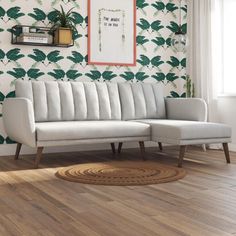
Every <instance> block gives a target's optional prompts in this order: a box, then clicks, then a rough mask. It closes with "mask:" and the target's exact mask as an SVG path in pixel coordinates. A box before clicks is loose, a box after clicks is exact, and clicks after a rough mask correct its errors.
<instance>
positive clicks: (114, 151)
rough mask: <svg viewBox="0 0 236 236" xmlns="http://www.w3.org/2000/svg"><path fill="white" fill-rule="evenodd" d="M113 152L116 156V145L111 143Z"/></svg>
mask: <svg viewBox="0 0 236 236" xmlns="http://www.w3.org/2000/svg"><path fill="white" fill-rule="evenodd" d="M111 150H112V153H113V154H116V147H115V143H111Z"/></svg>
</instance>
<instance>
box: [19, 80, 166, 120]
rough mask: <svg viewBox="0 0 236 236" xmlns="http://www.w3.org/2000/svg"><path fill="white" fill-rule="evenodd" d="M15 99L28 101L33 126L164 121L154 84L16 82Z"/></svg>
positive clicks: (159, 90)
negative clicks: (67, 122)
mask: <svg viewBox="0 0 236 236" xmlns="http://www.w3.org/2000/svg"><path fill="white" fill-rule="evenodd" d="M16 97H25V98H28V99H30V100H31V101H32V103H33V106H34V113H35V120H36V122H44V121H73V120H135V119H152V118H165V102H164V97H163V89H162V88H161V87H160V86H159V85H158V84H145V83H137V84H130V83H118V84H117V83H99V82H56V81H46V82H43V81H32V82H31V81H17V82H16Z"/></svg>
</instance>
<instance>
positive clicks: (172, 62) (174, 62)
mask: <svg viewBox="0 0 236 236" xmlns="http://www.w3.org/2000/svg"><path fill="white" fill-rule="evenodd" d="M166 63H167V64H169V65H171V66H172V67H178V66H179V64H180V61H179V59H178V58H176V57H173V56H171V57H170V61H167V62H166Z"/></svg>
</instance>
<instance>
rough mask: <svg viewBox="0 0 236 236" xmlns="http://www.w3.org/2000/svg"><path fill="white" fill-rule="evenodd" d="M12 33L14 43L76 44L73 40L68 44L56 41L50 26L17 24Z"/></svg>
mask: <svg viewBox="0 0 236 236" xmlns="http://www.w3.org/2000/svg"><path fill="white" fill-rule="evenodd" d="M11 33H12V38H11V42H12V44H19V45H31V46H52V47H53V46H55V47H70V46H73V45H74V41H73V40H72V41H70V43H68V44H66V43H64V44H60V43H58V42H56V41H55V40H54V34H53V33H52V32H51V28H49V27H40V26H27V25H15V26H13V27H12V29H11Z"/></svg>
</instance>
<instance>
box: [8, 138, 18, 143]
mask: <svg viewBox="0 0 236 236" xmlns="http://www.w3.org/2000/svg"><path fill="white" fill-rule="evenodd" d="M6 143H7V144H15V143H16V142H15V141H13V140H11V139H10V138H9V137H7V138H6Z"/></svg>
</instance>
